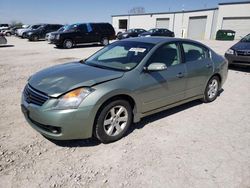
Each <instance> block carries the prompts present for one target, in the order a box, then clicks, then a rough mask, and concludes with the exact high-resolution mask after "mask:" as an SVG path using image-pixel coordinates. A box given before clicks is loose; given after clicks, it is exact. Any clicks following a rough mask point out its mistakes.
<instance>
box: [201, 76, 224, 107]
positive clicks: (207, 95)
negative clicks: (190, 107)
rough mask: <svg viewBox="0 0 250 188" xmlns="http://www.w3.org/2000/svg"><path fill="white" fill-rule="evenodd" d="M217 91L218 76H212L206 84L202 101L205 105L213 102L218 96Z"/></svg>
mask: <svg viewBox="0 0 250 188" xmlns="http://www.w3.org/2000/svg"><path fill="white" fill-rule="evenodd" d="M219 89H220V79H219V77H218V76H213V77H212V78H210V80H209V81H208V83H207V86H206V89H205V92H204V97H203V99H202V101H203V102H205V103H209V102H213V101H214V100H215V99H216V98H217V96H218V93H219Z"/></svg>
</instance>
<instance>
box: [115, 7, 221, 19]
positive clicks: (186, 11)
mask: <svg viewBox="0 0 250 188" xmlns="http://www.w3.org/2000/svg"><path fill="white" fill-rule="evenodd" d="M217 9H218V8H207V9H197V10H183V11H175V12H150V13H142V14H118V15H111V16H112V17H117V16H142V15H153V14H177V13H188V12H200V11H210V10H217Z"/></svg>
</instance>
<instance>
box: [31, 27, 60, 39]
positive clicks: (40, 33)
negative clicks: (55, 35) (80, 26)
mask: <svg viewBox="0 0 250 188" xmlns="http://www.w3.org/2000/svg"><path fill="white" fill-rule="evenodd" d="M62 26H63V25H60V24H42V25H41V26H40V27H38V28H37V29H34V30H31V31H29V32H28V33H27V38H28V39H29V40H30V41H37V40H39V39H45V36H46V34H47V33H50V32H53V31H57V30H58V29H59V28H61V27H62Z"/></svg>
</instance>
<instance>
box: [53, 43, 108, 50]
mask: <svg viewBox="0 0 250 188" xmlns="http://www.w3.org/2000/svg"><path fill="white" fill-rule="evenodd" d="M91 47H103V45H101V44H85V45H84V44H83V45H77V46H74V47H72V48H71V49H78V48H91ZM54 48H55V49H60V50H69V49H65V48H63V47H57V46H55V47H54Z"/></svg>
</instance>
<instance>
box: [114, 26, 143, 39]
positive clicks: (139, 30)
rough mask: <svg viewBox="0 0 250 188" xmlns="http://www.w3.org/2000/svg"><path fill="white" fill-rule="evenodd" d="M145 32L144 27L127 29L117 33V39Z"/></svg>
mask: <svg viewBox="0 0 250 188" xmlns="http://www.w3.org/2000/svg"><path fill="white" fill-rule="evenodd" d="M145 32H146V30H145V29H140V28H136V29H129V30H128V31H126V32H124V33H120V34H118V35H117V39H119V40H121V39H126V38H130V37H138V35H139V34H141V33H145Z"/></svg>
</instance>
